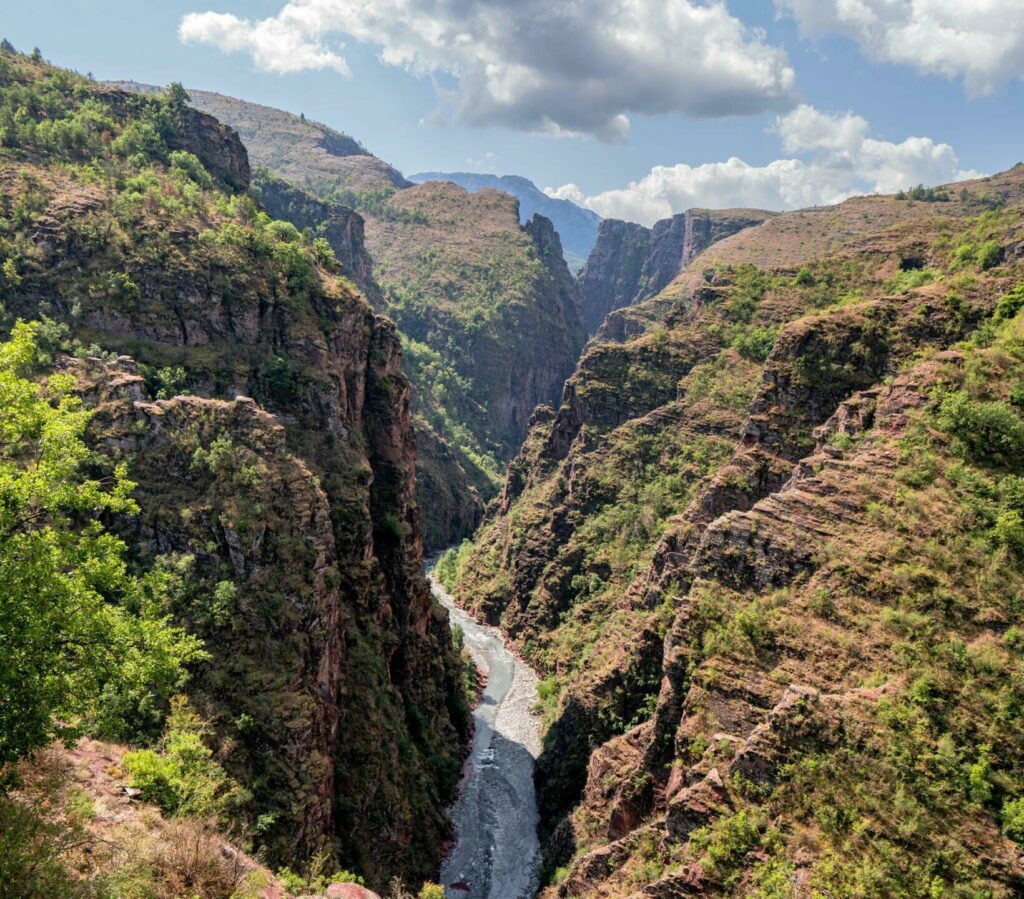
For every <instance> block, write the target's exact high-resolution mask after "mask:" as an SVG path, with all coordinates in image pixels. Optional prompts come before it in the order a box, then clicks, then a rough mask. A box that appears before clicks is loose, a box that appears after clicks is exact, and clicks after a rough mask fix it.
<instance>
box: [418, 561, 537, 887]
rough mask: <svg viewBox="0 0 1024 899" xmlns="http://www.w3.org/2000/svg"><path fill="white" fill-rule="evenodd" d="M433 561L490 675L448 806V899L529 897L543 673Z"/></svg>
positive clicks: (448, 604)
mask: <svg viewBox="0 0 1024 899" xmlns="http://www.w3.org/2000/svg"><path fill="white" fill-rule="evenodd" d="M432 568H433V566H430V568H428V575H429V577H430V584H431V587H432V588H433V591H434V595H435V596H436V597H437V599H438V601H439V602H440V603H441V604H442V605H443V606H444V607H445V608H446V609H447V610H448V615H449V619H450V621H451V623H452V626H453V627H454V626H458V627H460V628H462V632H463V633H464V634H465V645H466V649H468V650H469V652H470V655H471V656H472V657H473V661H475V662H476V664H477V665H478V666H479V667H480V669H481V670H483V671H484V672H485V673H486V675H487V687H486V688H485V689H484V692H483V696H482V697H481V700H480V703H479V704H478V705H477V707H476V710H475V711H474V713H473V718H474V721H475V723H476V730H475V732H474V735H473V746H472V749H471V751H470V755H469V758H468V759H467V762H466V768H465V773H464V774H463V779H462V787H461V792H460V794H459V798H458V799H457V800H456V802H455V804H454V805H453V806H452V807H451V809H450V810H449V814H450V815H451V818H452V823H453V825H454V829H455V845H454V847H453V849H452V851H451V854H450V855H449V856H448V858H447V859H445V861H444V864H443V865H442V867H441V882H442V883H443V884H444V885H445V893H446V895H447V897H448V899H530V897H532V896H534V894H535V893H536V891H537V883H538V880H537V878H538V869H539V865H540V843H539V842H538V839H537V799H536V796H535V794H534V789H533V766H534V762H535V760H536V758H537V755H538V753H539V752H540V721H539V719H538V718H537V716H536V714H535V713H534V711H533V708H534V705H535V703H536V701H537V676H536V675H535V674H534V673H533V671H531V670H530V668H529V667H528V666H527V665H526V664H525V663H524V662H522V661H520V660H519V659H518V658H516V657H515V656H514V655H513V654H512V653H511V652H510V651H509V650H508V648H507V647H506V646H505V640H504V637H503V636H502V634H501V632H500V631H499V630H498V629H497V628H494V627H489V626H487V625H484V624H480V623H479V622H478V621H476V620H475V619H474V618H473V617H472V616H471V615H469V614H468V613H467V612H465V611H463V610H462V609H460V608H458V607H457V606H456V605H455V602H454V600H453V599H452V597H451V596H450V595H449V594H448V592H447V591H446V590H445V589H444V587H443V586H442V585H441V583H440V582H439V581H438V580H437V579H436V578H435V577H434V574H433V570H432Z"/></svg>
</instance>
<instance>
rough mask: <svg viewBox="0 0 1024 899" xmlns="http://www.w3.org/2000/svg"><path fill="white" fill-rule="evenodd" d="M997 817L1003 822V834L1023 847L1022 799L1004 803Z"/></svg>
mask: <svg viewBox="0 0 1024 899" xmlns="http://www.w3.org/2000/svg"><path fill="white" fill-rule="evenodd" d="M999 817H1000V818H1002V820H1003V833H1005V834H1006V835H1007V836H1008V837H1009V838H1010V839H1011V840H1013V841H1014V842H1015V843H1019V844H1020V845H1022V846H1024V798H1022V799H1010V800H1008V801H1006V802H1004V803H1003V811H1002V813H1001V814H1000V816H999Z"/></svg>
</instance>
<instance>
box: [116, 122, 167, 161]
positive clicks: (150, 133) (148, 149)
mask: <svg viewBox="0 0 1024 899" xmlns="http://www.w3.org/2000/svg"><path fill="white" fill-rule="evenodd" d="M110 146H111V149H112V150H113V151H114V152H115V153H117V155H118V156H136V155H141V156H144V157H145V158H146V159H148V160H156V159H162V158H163V156H164V153H165V152H166V150H167V145H166V144H165V143H164V139H163V138H162V137H161V136H160V132H159V131H157V129H156V126H154V125H153V124H152V123H151V122H146V121H142V120H140V119H136V120H134V121H132V122H129V123H128V124H127V125H126V126H125V128H124V130H123V131H122V132H121V133H120V134H119V135H118V136H117V138H116V139H115V140H114V142H113V143H112V144H111V145H110Z"/></svg>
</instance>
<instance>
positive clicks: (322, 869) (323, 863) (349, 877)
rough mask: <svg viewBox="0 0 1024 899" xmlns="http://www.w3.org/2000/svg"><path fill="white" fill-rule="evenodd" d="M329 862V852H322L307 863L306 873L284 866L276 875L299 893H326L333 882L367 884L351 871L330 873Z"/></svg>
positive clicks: (287, 887)
mask: <svg viewBox="0 0 1024 899" xmlns="http://www.w3.org/2000/svg"><path fill="white" fill-rule="evenodd" d="M329 863H330V857H329V856H328V854H327V853H325V852H321V853H318V854H317V855H314V856H313V858H312V859H311V860H310V862H309V864H308V865H306V867H305V872H304V873H302V874H297V873H296V872H295V871H293V870H292V869H291V868H288V867H284V868H279V869H278V871H277V873H276V877H277V879H278V880H280V881H281V884H282V885H283V886H284V888H285V889H286V890H288V892H290V893H295V894H297V895H308V894H312V893H324V892H326V891H327V887H329V886H330V885H331V884H332V883H354V884H358V885H359V886H365V885H366V881H365V880H363V878H362V877H360V876H359V875H358V874H354V873H353V872H351V871H345V870H341V871H335V872H334V873H332V874H330V873H328V872H327V866H328V864H329Z"/></svg>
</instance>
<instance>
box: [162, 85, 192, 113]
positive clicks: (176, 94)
mask: <svg viewBox="0 0 1024 899" xmlns="http://www.w3.org/2000/svg"><path fill="white" fill-rule="evenodd" d="M191 99H192V98H191V97H190V96H189V93H188V91H187V90H185V88H184V87H183V86H182V84H181V82H180V81H172V82H171V83H170V84H169V85H168V86H167V105H168V106H170V107H171V109H173V110H174V111H175V112H180V111H181V110H182V109H183V108H184V107H185V104H186V103H188V101H189V100H191Z"/></svg>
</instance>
